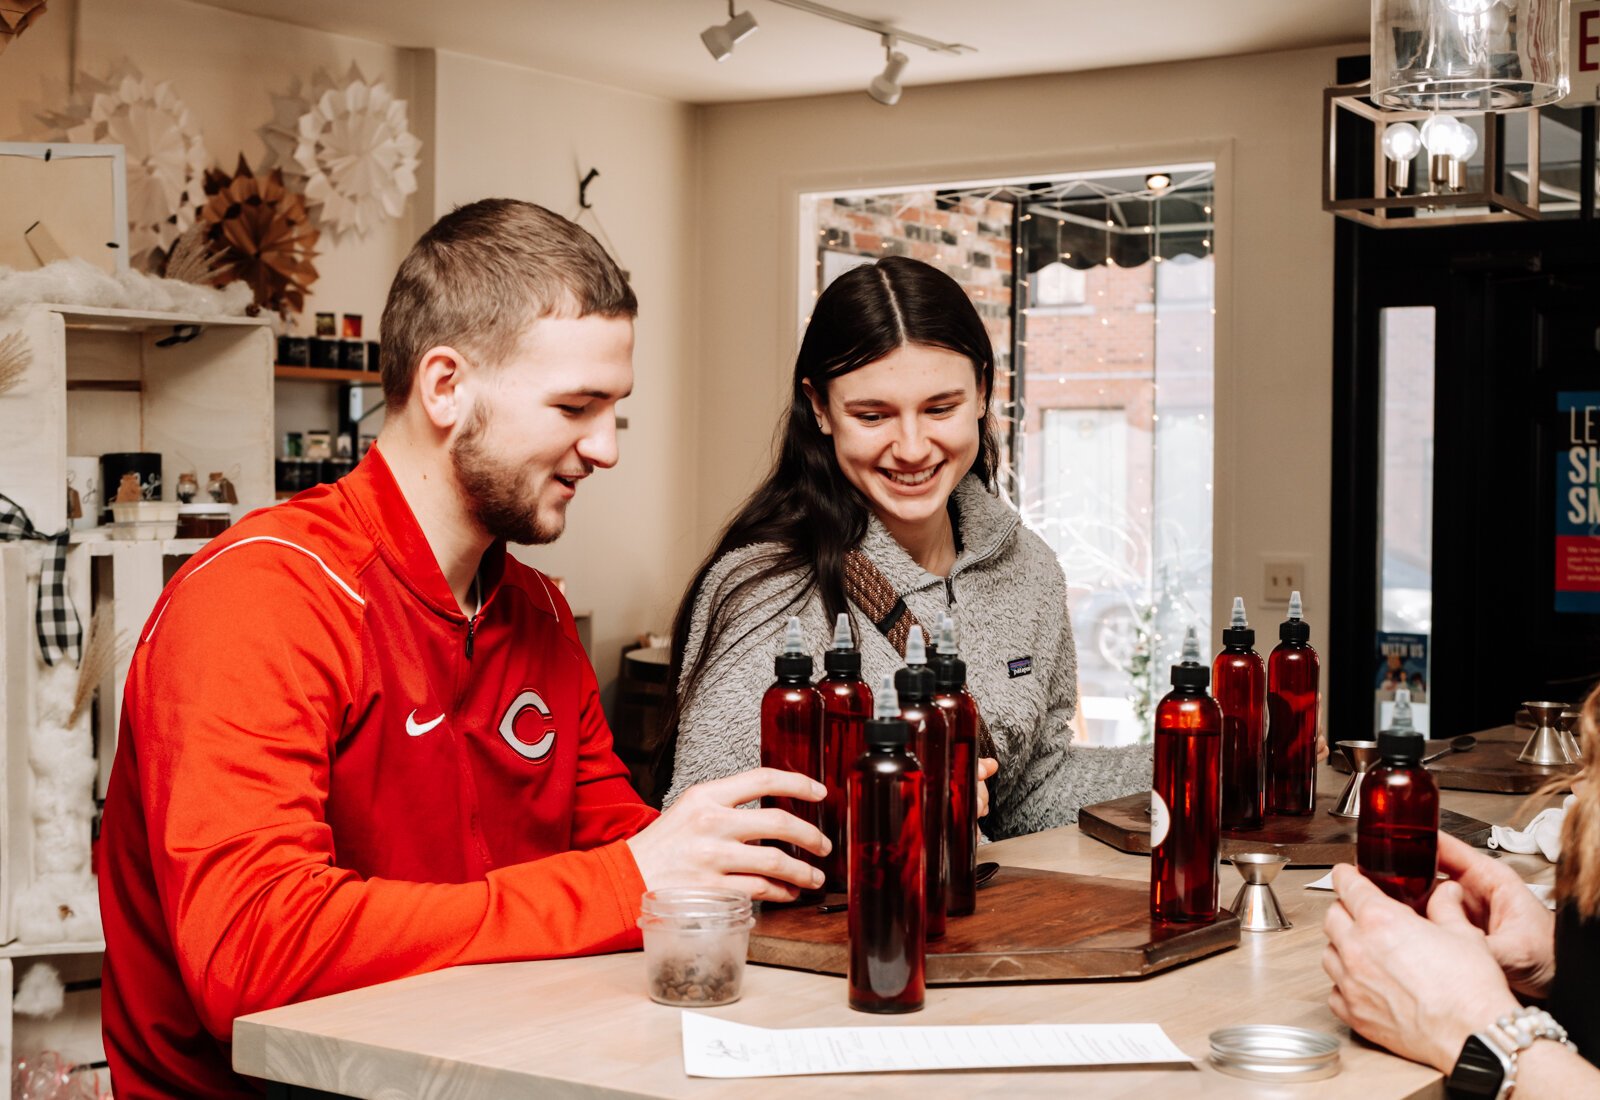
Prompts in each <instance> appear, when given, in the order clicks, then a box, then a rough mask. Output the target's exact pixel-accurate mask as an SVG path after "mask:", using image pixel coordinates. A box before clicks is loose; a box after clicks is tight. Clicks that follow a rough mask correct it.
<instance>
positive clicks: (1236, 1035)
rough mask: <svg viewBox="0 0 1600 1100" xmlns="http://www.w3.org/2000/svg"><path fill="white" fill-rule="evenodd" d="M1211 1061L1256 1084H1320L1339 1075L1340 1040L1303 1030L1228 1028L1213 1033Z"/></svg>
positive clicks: (1270, 1026)
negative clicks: (1314, 1082)
mask: <svg viewBox="0 0 1600 1100" xmlns="http://www.w3.org/2000/svg"><path fill="white" fill-rule="evenodd" d="M1211 1061H1212V1063H1213V1064H1214V1065H1215V1066H1216V1067H1217V1069H1219V1070H1221V1071H1222V1072H1223V1073H1227V1074H1232V1075H1233V1076H1234V1077H1246V1078H1249V1079H1250V1080H1253V1081H1320V1080H1322V1079H1324V1078H1326V1077H1332V1076H1334V1075H1335V1074H1337V1073H1338V1072H1339V1040H1338V1039H1337V1038H1336V1037H1334V1036H1332V1035H1329V1034H1328V1033H1327V1032H1325V1031H1312V1030H1310V1029H1308V1028H1303V1027H1281V1026H1278V1025H1275V1024H1248V1025H1245V1026H1243V1027H1225V1028H1223V1029H1221V1030H1220V1031H1213V1032H1212V1033H1211Z"/></svg>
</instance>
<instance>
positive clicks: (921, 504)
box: [665, 257, 1150, 838]
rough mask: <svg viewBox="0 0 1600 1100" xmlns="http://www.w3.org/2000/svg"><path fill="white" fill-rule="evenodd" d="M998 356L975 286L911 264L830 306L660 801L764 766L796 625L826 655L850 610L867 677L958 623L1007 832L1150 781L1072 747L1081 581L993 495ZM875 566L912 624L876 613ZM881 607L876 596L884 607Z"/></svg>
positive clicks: (1065, 817) (739, 538)
mask: <svg viewBox="0 0 1600 1100" xmlns="http://www.w3.org/2000/svg"><path fill="white" fill-rule="evenodd" d="M993 389H994V351H993V348H992V346H991V345H990V342H989V335H988V332H987V331H986V330H985V329H984V327H983V322H982V321H981V320H980V319H979V317H978V314H977V311H976V310H975V309H974V308H973V306H972V303H971V302H970V301H969V300H968V299H967V296H966V294H965V293H964V292H963V291H962V289H961V287H960V286H959V285H957V283H956V282H955V281H954V280H953V279H951V278H950V277H949V276H948V275H945V274H944V273H943V272H941V271H939V270H938V269H936V268H933V267H930V266H929V265H927V264H924V263H920V262H918V261H915V260H910V259H905V258H901V257H891V258H887V259H884V260H880V261H878V262H877V263H874V264H869V265H865V266H862V267H858V268H855V269H854V270H852V271H849V272H847V273H845V274H844V275H841V276H840V277H839V278H838V279H837V280H835V281H834V282H833V283H832V284H831V285H830V286H829V287H828V288H827V289H826V290H825V291H823V293H822V295H821V296H820V297H819V298H818V299H817V302H816V307H815V309H814V310H813V311H812V315H811V323H810V325H809V326H808V327H807V329H806V334H805V338H804V340H803V341H802V343H801V346H800V354H799V357H798V359H797V361H796V363H795V372H794V384H793V389H792V394H791V401H790V407H789V411H788V415H787V417H786V418H785V422H784V425H783V437H782V443H781V446H780V451H779V456H778V461H777V464H776V465H775V466H774V467H773V469H772V471H771V472H770V473H769V474H768V475H767V477H766V479H765V480H764V481H763V482H762V484H761V486H760V487H759V488H758V489H757V490H756V491H755V493H753V494H752V495H751V497H750V498H749V499H748V500H747V501H746V502H745V503H744V504H743V505H742V506H741V507H740V509H739V511H738V512H737V513H736V514H735V516H734V518H733V520H732V521H731V522H730V523H729V525H728V527H727V529H726V530H725V531H724V532H723V534H722V536H721V537H720V538H719V539H718V541H717V544H716V546H715V548H714V549H713V550H712V552H711V554H710V555H709V556H708V557H707V558H706V560H705V562H704V563H703V564H702V565H701V567H700V568H699V570H698V571H697V572H696V574H695V577H694V581H693V583H692V584H691V585H690V586H689V589H688V591H687V592H686V593H685V595H684V598H683V602H682V603H681V605H680V606H679V609H678V615H677V618H676V620H675V622H674V626H673V664H674V667H673V682H674V683H675V685H676V687H677V694H676V699H675V703H674V709H673V712H672V714H671V715H670V716H669V722H668V731H669V732H668V740H667V750H666V761H667V763H666V765H665V767H670V769H671V773H672V783H671V787H670V789H669V791H668V793H667V798H666V801H667V803H668V804H670V803H671V802H672V801H673V800H674V799H675V798H676V797H677V796H678V794H679V793H680V792H682V791H683V790H685V789H687V788H688V787H689V786H691V785H693V784H695V783H698V782H700V781H702V780H705V779H710V778H715V777H718V776H722V775H728V774H732V773H734V772H737V771H740V770H741V769H743V768H745V767H751V766H755V765H756V764H758V763H759V761H760V746H759V741H760V735H759V724H760V723H759V708H760V701H761V695H762V691H763V689H764V688H765V687H766V685H767V682H768V681H769V680H770V679H771V672H772V657H773V654H775V653H776V652H777V651H778V649H779V648H780V644H781V640H782V635H783V629H784V625H785V622H786V619H787V617H788V616H790V615H798V616H799V617H800V620H801V623H802V624H803V626H804V629H805V631H806V636H807V641H808V643H809V646H808V648H809V649H811V650H812V651H813V652H816V651H820V650H821V649H822V648H823V646H824V645H825V643H826V639H827V638H828V637H830V636H831V634H832V624H833V621H834V617H835V616H836V615H838V614H839V613H841V612H848V613H849V614H850V617H851V619H852V622H853V625H854V632H855V637H856V641H857V645H858V647H859V648H860V650H861V664H862V675H863V677H864V678H865V679H866V680H867V682H869V683H876V682H877V680H878V678H879V677H880V676H882V675H883V674H884V673H887V672H892V671H894V669H896V668H897V667H899V665H900V664H901V663H903V659H904V652H903V647H904V644H905V641H904V639H905V634H906V630H907V623H908V622H909V621H910V620H911V619H913V618H914V620H915V621H916V622H918V623H920V624H922V626H923V627H924V629H925V630H927V629H929V628H931V627H936V626H937V624H938V621H939V616H940V615H941V614H950V615H952V616H954V617H955V619H956V621H957V624H958V626H959V627H960V631H961V639H962V645H961V649H962V656H963V657H964V658H965V660H966V662H967V667H968V682H969V685H970V688H971V691H972V693H973V695H974V696H975V697H976V699H977V702H978V706H979V709H980V711H981V713H982V715H983V718H984V721H985V724H986V725H987V727H988V731H989V733H990V735H991V737H992V738H993V742H994V751H995V753H996V755H997V757H998V759H999V761H1000V770H999V773H998V774H997V775H996V776H995V778H994V779H993V780H992V781H991V789H992V791H993V794H992V797H991V799H990V814H989V816H988V817H987V818H986V819H985V822H984V831H985V832H986V833H987V834H988V835H989V836H990V837H994V838H999V837H1006V836H1014V835H1017V834H1020V833H1027V832H1035V831H1038V830H1040V829H1046V828H1051V827H1053V826H1056V825H1062V824H1067V823H1069V822H1072V821H1075V820H1076V819H1077V815H1078V809H1079V808H1080V807H1081V806H1084V805H1087V804H1090V803H1093V802H1096V801H1100V800H1102V799H1106V798H1113V797H1117V796H1119V795H1123V794H1128V793H1130V792H1132V791H1136V790H1140V789H1142V788H1144V787H1146V786H1148V784H1149V781H1150V752H1149V749H1148V748H1144V747H1136V748H1131V749H1088V748H1081V747H1074V746H1073V745H1072V744H1071V736H1072V735H1071V730H1070V728H1069V726H1068V723H1069V722H1070V721H1071V719H1072V717H1073V715H1074V713H1075V712H1076V709H1077V703H1078V685H1077V679H1078V675H1077V656H1076V652H1075V650H1074V648H1073V641H1072V625H1071V622H1070V621H1069V619H1068V617H1067V593H1066V582H1065V579H1064V578H1063V577H1062V574H1061V567H1060V565H1059V564H1058V563H1057V561H1056V558H1055V555H1054V554H1053V553H1052V552H1051V550H1050V549H1049V547H1048V546H1047V545H1046V544H1045V543H1044V541H1043V540H1042V539H1041V538H1039V537H1038V536H1037V535H1035V534H1034V533H1033V532H1031V531H1029V530H1027V529H1026V528H1024V527H1023V526H1022V525H1021V522H1020V520H1019V517H1018V515H1017V513H1016V511H1015V509H1014V508H1012V506H1011V505H1010V504H1009V503H1007V502H1006V501H1004V500H1002V499H1001V498H1000V497H999V496H998V495H997V494H996V490H995V470H996V467H997V465H998V451H997V445H996V442H995V435H994V428H993V419H992V417H991V416H990V412H989V396H990V394H991V393H992V392H993ZM863 572H867V573H869V574H872V573H875V574H876V576H874V577H872V580H873V581H876V580H877V579H879V578H881V580H883V581H886V582H887V583H888V585H889V586H890V587H892V589H893V594H894V596H895V597H898V599H899V601H901V602H902V603H903V605H904V608H905V612H906V614H904V615H902V616H901V618H900V620H899V622H898V625H895V624H891V623H889V622H887V621H885V622H883V625H882V627H881V628H880V625H879V622H880V620H879V619H878V618H877V617H876V616H874V615H871V614H868V613H867V612H866V610H865V609H864V607H863V605H862V602H861V599H860V598H858V597H860V596H861V595H862V592H861V585H862V583H863V580H862V575H863ZM869 602H870V601H869ZM891 639H892V640H891Z"/></svg>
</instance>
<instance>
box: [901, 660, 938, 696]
mask: <svg viewBox="0 0 1600 1100" xmlns="http://www.w3.org/2000/svg"><path fill="white" fill-rule="evenodd" d="M934 686H935V681H934V678H933V670H932V669H931V668H929V667H928V666H927V665H905V666H903V667H902V668H901V669H900V670H899V671H898V672H896V673H895V674H894V689H895V691H897V692H899V693H900V702H901V704H902V705H904V704H906V703H912V702H918V701H921V700H926V699H932V698H933V692H934Z"/></svg>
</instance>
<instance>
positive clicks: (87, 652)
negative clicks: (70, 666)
mask: <svg viewBox="0 0 1600 1100" xmlns="http://www.w3.org/2000/svg"><path fill="white" fill-rule="evenodd" d="M121 642H122V639H121V638H120V637H116V636H113V634H112V632H111V628H110V626H109V625H108V624H107V622H106V617H105V614H104V613H97V614H95V615H94V616H93V617H92V618H91V619H90V620H89V636H88V637H87V638H85V639H84V642H83V660H81V661H79V662H78V687H77V690H76V691H74V692H73V693H72V710H71V711H70V712H69V713H68V715H67V728H68V729H71V728H72V727H73V726H76V725H77V724H78V719H79V717H81V716H82V714H83V712H84V711H85V710H86V709H88V706H89V703H90V701H91V700H92V699H94V693H95V690H96V689H97V688H99V686H100V684H101V683H102V682H103V681H104V680H105V678H106V677H107V676H109V675H110V674H111V669H112V668H113V667H114V666H115V665H116V663H117V651H118V650H120V649H122V648H124V647H123V645H122V644H120V643H121Z"/></svg>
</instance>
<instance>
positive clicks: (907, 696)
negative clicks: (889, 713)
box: [894, 626, 950, 940]
mask: <svg viewBox="0 0 1600 1100" xmlns="http://www.w3.org/2000/svg"><path fill="white" fill-rule="evenodd" d="M894 686H895V690H896V691H897V692H899V695H900V717H901V718H902V719H904V721H905V723H906V725H908V726H910V727H911V751H912V753H913V754H915V756H916V758H917V760H918V762H919V763H921V765H922V788H923V808H922V837H923V841H924V843H925V844H926V845H927V848H928V869H927V874H928V889H927V894H928V920H927V926H926V927H927V935H928V939H930V940H936V939H938V938H939V937H940V936H942V935H944V910H945V902H946V895H947V893H948V891H947V889H946V883H948V882H949V870H948V868H949V856H948V853H947V852H946V850H945V844H946V840H945V838H946V836H947V834H948V822H949V806H950V723H949V722H948V721H947V720H946V718H945V712H944V711H942V710H940V709H939V708H938V707H936V706H934V705H933V691H934V678H933V670H932V669H931V668H929V667H928V654H927V647H926V645H925V644H924V642H923V640H922V627H920V626H914V627H912V628H911V633H910V634H909V635H908V636H907V637H906V663H905V667H904V668H902V669H901V670H900V671H899V672H896V673H895V674H894Z"/></svg>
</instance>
